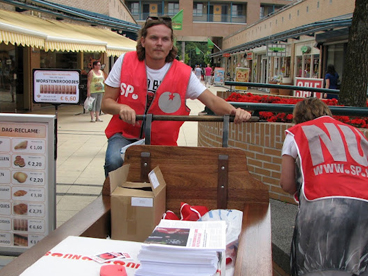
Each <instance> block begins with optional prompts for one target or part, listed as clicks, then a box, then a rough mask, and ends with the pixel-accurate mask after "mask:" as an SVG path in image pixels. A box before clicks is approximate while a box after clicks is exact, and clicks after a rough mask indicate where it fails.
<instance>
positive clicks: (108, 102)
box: [101, 84, 136, 125]
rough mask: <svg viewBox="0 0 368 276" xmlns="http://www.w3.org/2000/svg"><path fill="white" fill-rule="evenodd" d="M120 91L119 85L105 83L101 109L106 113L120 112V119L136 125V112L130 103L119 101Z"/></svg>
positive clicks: (114, 113)
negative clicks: (113, 85) (112, 85)
mask: <svg viewBox="0 0 368 276" xmlns="http://www.w3.org/2000/svg"><path fill="white" fill-rule="evenodd" d="M119 93H120V88H119V87H111V86H108V85H106V84H105V94H104V96H103V98H102V103H101V110H102V112H103V113H106V114H111V115H116V114H119V116H120V119H122V120H123V121H124V122H126V123H128V124H132V125H135V118H136V113H135V111H134V109H132V108H131V107H129V106H128V105H126V104H120V103H118V102H117V99H118V97H119Z"/></svg>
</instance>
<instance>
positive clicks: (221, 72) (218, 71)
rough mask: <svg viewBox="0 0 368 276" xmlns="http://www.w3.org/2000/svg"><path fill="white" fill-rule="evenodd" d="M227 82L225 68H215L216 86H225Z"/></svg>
mask: <svg viewBox="0 0 368 276" xmlns="http://www.w3.org/2000/svg"><path fill="white" fill-rule="evenodd" d="M224 82H225V68H223V67H215V72H214V84H215V85H216V84H218V85H224Z"/></svg>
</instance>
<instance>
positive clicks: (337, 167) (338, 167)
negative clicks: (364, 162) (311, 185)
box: [313, 164, 368, 178]
mask: <svg viewBox="0 0 368 276" xmlns="http://www.w3.org/2000/svg"><path fill="white" fill-rule="evenodd" d="M349 168H350V170H349V169H344V165H343V164H324V165H319V166H316V167H314V168H313V172H314V175H321V174H324V173H344V174H350V175H353V176H361V177H365V178H368V169H367V168H362V167H360V166H354V165H351V166H350V167H349Z"/></svg>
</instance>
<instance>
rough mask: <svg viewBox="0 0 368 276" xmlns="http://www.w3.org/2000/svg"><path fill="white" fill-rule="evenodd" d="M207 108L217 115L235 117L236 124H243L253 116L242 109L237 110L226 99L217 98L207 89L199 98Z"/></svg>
mask: <svg viewBox="0 0 368 276" xmlns="http://www.w3.org/2000/svg"><path fill="white" fill-rule="evenodd" d="M198 100H200V101H201V102H202V103H203V104H204V105H205V106H207V107H208V108H209V109H211V110H212V111H213V112H215V114H217V115H235V118H234V123H236V124H237V123H241V122H244V121H247V120H249V119H250V117H251V114H250V113H249V112H248V111H246V110H244V109H241V108H235V107H233V106H232V105H231V104H229V103H228V102H227V101H225V100H224V99H222V98H220V97H218V96H215V95H214V94H212V92H211V91H209V90H208V89H206V90H205V91H203V93H202V94H201V95H200V96H199V97H198Z"/></svg>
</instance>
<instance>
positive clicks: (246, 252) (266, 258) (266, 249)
mask: <svg viewBox="0 0 368 276" xmlns="http://www.w3.org/2000/svg"><path fill="white" fill-rule="evenodd" d="M271 242H272V241H271V207H270V206H269V204H257V203H249V204H248V203H246V204H245V208H244V211H243V229H242V233H241V235H240V239H239V250H238V254H237V260H236V264H235V273H234V275H236V276H253V275H262V276H263V275H270V276H271V275H272V271H273V270H272V245H271Z"/></svg>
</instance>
